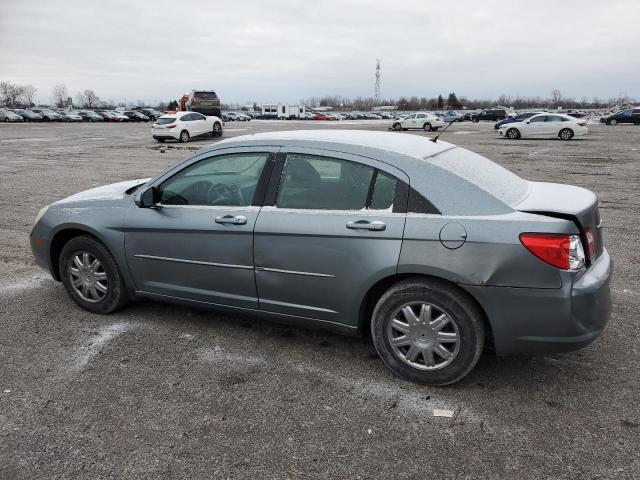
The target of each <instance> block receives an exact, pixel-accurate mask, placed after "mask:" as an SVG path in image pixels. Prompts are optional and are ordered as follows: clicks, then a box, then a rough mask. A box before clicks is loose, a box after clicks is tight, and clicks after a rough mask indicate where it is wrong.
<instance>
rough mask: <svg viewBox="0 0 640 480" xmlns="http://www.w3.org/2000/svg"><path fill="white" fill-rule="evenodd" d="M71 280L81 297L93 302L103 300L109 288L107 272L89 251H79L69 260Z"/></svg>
mask: <svg viewBox="0 0 640 480" xmlns="http://www.w3.org/2000/svg"><path fill="white" fill-rule="evenodd" d="M69 280H71V286H72V287H73V289H74V290H75V291H76V293H77V294H78V295H79V296H80V298H82V299H83V300H85V301H87V302H91V303H97V302H99V301H101V300H103V299H104V297H105V296H106V295H107V291H108V289H109V281H108V279H107V272H105V270H104V267H103V266H102V264H101V263H100V261H99V260H98V259H97V258H96V257H95V256H93V255H92V254H91V253H89V252H78V253H76V254H75V255H74V256H73V257H72V258H71V260H69Z"/></svg>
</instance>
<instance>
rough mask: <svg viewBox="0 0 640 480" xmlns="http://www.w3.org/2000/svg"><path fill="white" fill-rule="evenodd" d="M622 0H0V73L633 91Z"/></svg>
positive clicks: (91, 82)
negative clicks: (377, 68)
mask: <svg viewBox="0 0 640 480" xmlns="http://www.w3.org/2000/svg"><path fill="white" fill-rule="evenodd" d="M638 24H640V3H638V2H637V1H634V0H619V1H609V2H601V1H595V0H582V1H563V2H558V1H549V0H539V1H537V2H527V3H525V2H518V1H511V2H508V1H505V0H501V1H493V0H485V1H483V2H477V1H457V2H437V3H436V2H432V1H424V0H423V1H414V0H404V1H403V2H401V3H397V4H394V3H392V2H378V1H364V0H352V1H339V0H324V1H323V0H316V1H313V2H312V1H301V0H270V1H267V2H261V1H249V0H245V1H211V0H209V1H195V0H194V1H180V2H178V1H176V0H171V1H165V0H153V1H151V0H149V1H132V0H128V1H122V0H118V1H113V0H112V1H108V2H87V1H86V0H83V1H80V0H64V1H63V0H60V1H57V0H51V1H47V2H42V1H37V0H21V1H20V2H9V1H7V0H0V45H1V46H2V48H0V80H11V81H14V82H19V83H32V84H34V85H35V86H36V87H37V88H38V89H39V99H40V100H41V101H47V100H48V99H49V96H50V92H51V87H52V86H53V85H55V84H57V83H65V84H66V85H67V87H68V89H69V92H70V93H71V94H75V92H77V91H79V90H82V89H85V88H92V89H94V90H95V91H96V92H97V93H98V95H100V97H101V98H103V99H114V100H116V101H119V100H122V99H124V98H126V99H127V100H137V99H144V100H154V99H157V100H160V99H164V100H167V99H171V98H177V97H178V96H179V95H180V94H181V93H182V92H184V91H186V90H190V89H191V88H213V89H215V90H217V91H218V92H219V94H220V95H221V97H222V99H223V101H224V100H226V101H245V100H254V99H255V100H258V101H277V100H283V101H296V100H298V99H300V98H302V97H306V96H311V95H323V94H341V95H345V96H371V95H372V94H373V84H374V77H373V73H374V65H375V59H376V57H381V58H382V59H383V71H382V94H383V96H384V97H398V96H400V95H418V96H434V95H437V94H438V93H443V94H447V93H448V92H450V91H455V92H456V93H458V95H466V96H470V97H495V96H497V95H499V94H501V93H506V94H511V95H515V94H520V95H527V96H528V95H531V96H534V95H541V96H548V95H549V93H550V92H551V90H552V89H553V88H559V89H560V90H561V91H562V92H563V93H565V94H567V95H572V96H575V97H578V98H580V97H582V96H587V97H589V98H591V97H593V96H599V97H605V98H608V97H611V96H615V95H618V94H619V93H627V94H628V95H630V96H634V97H640V86H639V82H638V81H637V79H638V77H639V74H640V62H638V45H640V31H639V30H638V29H637V28H636V26H637V25H638Z"/></svg>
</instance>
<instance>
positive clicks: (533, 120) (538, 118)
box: [531, 115, 547, 123]
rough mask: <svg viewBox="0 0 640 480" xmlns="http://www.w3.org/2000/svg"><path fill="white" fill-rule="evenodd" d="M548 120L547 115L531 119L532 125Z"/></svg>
mask: <svg viewBox="0 0 640 480" xmlns="http://www.w3.org/2000/svg"><path fill="white" fill-rule="evenodd" d="M546 120H547V116H546V115H540V116H539V117H531V123H533V122H545V121H546Z"/></svg>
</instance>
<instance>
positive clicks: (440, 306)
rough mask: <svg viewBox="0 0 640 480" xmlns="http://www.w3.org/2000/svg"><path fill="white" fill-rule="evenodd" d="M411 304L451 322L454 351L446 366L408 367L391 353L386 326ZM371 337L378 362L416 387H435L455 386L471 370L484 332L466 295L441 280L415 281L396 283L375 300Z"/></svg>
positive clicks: (481, 320)
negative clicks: (426, 305)
mask: <svg viewBox="0 0 640 480" xmlns="http://www.w3.org/2000/svg"><path fill="white" fill-rule="evenodd" d="M411 302H426V303H429V304H431V305H432V307H433V308H435V309H436V310H438V311H440V312H442V313H444V314H445V315H447V316H448V317H449V318H450V319H451V320H452V322H450V323H453V324H454V325H455V327H456V334H457V335H458V347H457V350H455V353H454V354H453V357H452V359H451V360H450V363H448V364H446V365H444V366H442V367H437V368H434V369H424V368H423V369H421V368H419V367H414V366H411V365H410V364H409V363H407V362H406V361H405V360H403V359H402V358H401V357H400V355H399V354H397V353H396V352H395V351H394V349H393V347H392V346H391V343H390V340H389V335H388V332H389V331H390V327H389V324H390V322H391V321H392V320H393V317H392V316H393V315H394V314H395V313H396V311H398V310H399V309H400V308H401V307H402V306H403V305H406V304H407V303H411ZM371 336H372V338H373V343H374V346H375V348H376V350H377V352H378V354H379V355H380V358H382V361H383V362H384V363H385V365H386V366H387V367H389V368H390V369H391V370H392V371H393V372H394V373H395V374H397V375H399V376H400V377H402V378H405V379H407V380H411V381H413V382H416V383H421V384H425V385H434V386H435V385H448V384H451V383H454V382H457V381H458V380H460V379H461V378H463V377H464V376H465V375H467V374H468V373H469V372H470V371H471V370H472V369H473V367H474V366H475V365H476V363H477V362H478V359H479V358H480V355H481V354H482V350H483V347H484V341H485V328H484V321H483V314H482V312H481V310H480V309H479V307H478V306H477V305H476V304H475V302H474V301H473V300H472V299H471V298H470V297H469V296H468V295H467V294H466V293H464V292H463V291H461V290H460V289H458V288H457V287H455V286H453V285H451V284H449V283H447V282H444V281H441V280H437V279H430V280H422V279H415V280H405V281H402V282H399V283H397V284H396V285H394V286H393V287H391V288H390V289H389V290H387V292H386V293H385V294H384V295H382V297H381V298H380V300H378V303H377V304H376V307H375V309H374V311H373V315H372V318H371ZM407 348H409V347H407ZM440 358H442V359H444V357H440ZM425 360H426V359H425ZM416 361H417V360H416ZM424 365H426V361H425V363H424Z"/></svg>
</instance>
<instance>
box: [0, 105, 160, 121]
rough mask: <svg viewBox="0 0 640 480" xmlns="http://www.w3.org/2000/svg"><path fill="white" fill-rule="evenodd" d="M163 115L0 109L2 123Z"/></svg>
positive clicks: (153, 112) (144, 118)
mask: <svg viewBox="0 0 640 480" xmlns="http://www.w3.org/2000/svg"><path fill="white" fill-rule="evenodd" d="M162 115H163V113H162V112H158V111H157V110H154V109H152V108H145V109H139V110H96V111H94V110H66V109H60V108H56V109H53V108H41V107H37V108H28V109H27V108H11V109H9V108H0V122H149V121H152V120H156V119H158V118H160V117H161V116H162Z"/></svg>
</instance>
